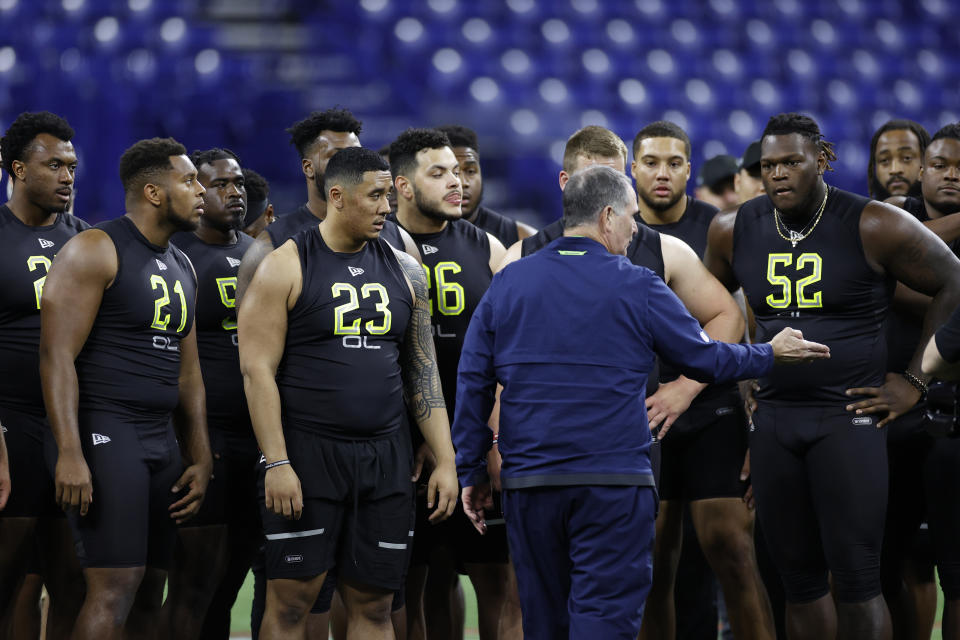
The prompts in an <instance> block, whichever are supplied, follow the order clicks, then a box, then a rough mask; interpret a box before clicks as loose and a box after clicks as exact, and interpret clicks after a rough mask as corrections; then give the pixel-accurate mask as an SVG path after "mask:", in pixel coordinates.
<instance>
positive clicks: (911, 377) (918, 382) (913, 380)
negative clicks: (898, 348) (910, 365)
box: [900, 371, 929, 399]
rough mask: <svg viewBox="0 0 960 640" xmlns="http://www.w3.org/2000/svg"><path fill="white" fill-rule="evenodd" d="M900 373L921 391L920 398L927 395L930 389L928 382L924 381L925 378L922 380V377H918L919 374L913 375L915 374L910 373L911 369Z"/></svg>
mask: <svg viewBox="0 0 960 640" xmlns="http://www.w3.org/2000/svg"><path fill="white" fill-rule="evenodd" d="M900 375H902V376H903V379H904V380H906V381H907V382H909V383H910V384H911V385H912V386H913V387H914V388H915V389H916V390H917V391H919V392H920V398H921V399H922V398H926V397H927V391H928V390H929V389H928V388H927V383H926V382H924V381H923V380H921V379H920V378H918V377H917V376H915V375H913V374H912V373H910V372H909V371H904V372H903V373H902V374H900Z"/></svg>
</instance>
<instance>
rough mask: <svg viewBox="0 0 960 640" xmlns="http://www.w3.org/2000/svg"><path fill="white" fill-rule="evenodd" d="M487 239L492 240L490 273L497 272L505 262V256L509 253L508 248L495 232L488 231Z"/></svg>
mask: <svg viewBox="0 0 960 640" xmlns="http://www.w3.org/2000/svg"><path fill="white" fill-rule="evenodd" d="M487 240H489V241H490V261H489V262H488V264H489V265H490V273H496V272H497V271H498V270H499V267H500V264H501V263H502V262H503V258H504V256H505V255H507V248H506V247H504V246H503V243H502V242H500V241H499V240H497V238H496V236H494V235H493V234H490V233H488V234H487Z"/></svg>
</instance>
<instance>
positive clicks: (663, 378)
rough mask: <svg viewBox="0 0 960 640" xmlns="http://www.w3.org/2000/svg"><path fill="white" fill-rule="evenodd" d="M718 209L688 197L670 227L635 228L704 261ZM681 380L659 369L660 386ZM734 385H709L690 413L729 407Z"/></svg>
mask: <svg viewBox="0 0 960 640" xmlns="http://www.w3.org/2000/svg"><path fill="white" fill-rule="evenodd" d="M717 211H718V209H717V208H716V207H714V206H713V205H711V204H707V203H706V202H702V201H700V200H697V199H695V198H691V197H689V196H687V206H686V208H685V209H684V211H683V215H682V216H681V217H680V219H679V220H677V221H676V222H671V223H669V224H650V225H648V224H647V223H645V222H642V221H639V222H638V224H640V225H642V226H648V227H650V228H651V229H654V230H656V231H658V232H660V233H663V234H666V235H668V236H673V237H674V238H679V239H680V240H683V241H684V242H685V243H687V244H688V245H689V246H690V248H691V249H693V250H694V252H695V253H696V254H697V256H698V257H699V258H700V259H701V260H703V256H704V254H706V252H707V230H708V229H709V228H710V222H712V221H713V218H714V216H716V215H717ZM679 376H680V370H679V369H677V368H675V367H672V366H670V365H669V364H667V363H665V362H664V363H661V365H660V382H661V383H664V382H670V381H671V380H676V379H677V378H678V377H679ZM736 388H737V385H736V383H734V382H725V383H723V384H711V385H710V386H708V387H707V388H706V389H704V390H703V391H701V392H700V393H699V394H697V396H696V397H695V398H694V399H693V403H692V404H691V407H690V408H691V409H695V408H699V409H707V408H712V409H714V410H719V409H720V408H721V407H726V406H728V405H729V404H730V394H731V393H734V392H735V391H736Z"/></svg>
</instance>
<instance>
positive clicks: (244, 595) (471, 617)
mask: <svg viewBox="0 0 960 640" xmlns="http://www.w3.org/2000/svg"><path fill="white" fill-rule="evenodd" d="M460 582H461V583H462V584H463V594H464V599H465V600H466V603H467V615H466V633H465V634H464V638H465V640H478V639H479V637H480V636H478V635H477V598H476V596H475V595H474V593H473V585H471V584H470V581H469V580H468V579H467V578H465V577H461V578H460ZM251 600H253V574H252V573H248V574H247V579H246V581H245V582H244V583H243V587H242V588H241V589H240V594H239V595H238V596H237V603H236V604H235V605H233V611H232V612H231V614H230V630H231V631H232V632H233V634H232V635H234V636H237V637H244V636H249V635H250V602H251ZM938 637H939V636H938Z"/></svg>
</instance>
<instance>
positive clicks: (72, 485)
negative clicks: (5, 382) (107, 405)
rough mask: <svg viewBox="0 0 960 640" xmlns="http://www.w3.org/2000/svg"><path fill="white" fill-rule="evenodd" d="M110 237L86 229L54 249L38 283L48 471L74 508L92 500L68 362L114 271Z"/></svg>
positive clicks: (62, 499) (64, 503)
mask: <svg viewBox="0 0 960 640" xmlns="http://www.w3.org/2000/svg"><path fill="white" fill-rule="evenodd" d="M117 266H118V265H117V252H116V249H115V247H114V246H113V241H112V240H111V239H110V237H109V236H108V235H107V234H106V233H104V232H102V231H99V230H96V229H91V230H89V231H85V232H83V233H81V234H78V235H77V236H75V237H73V238H71V239H70V240H69V241H68V242H67V243H66V244H65V245H64V246H63V248H62V249H61V250H60V253H59V254H58V255H57V257H56V259H55V260H54V261H53V265H52V266H51V267H50V273H49V274H48V275H47V279H46V282H45V283H44V287H43V297H42V298H41V306H40V381H41V384H42V385H43V400H44V404H45V405H46V409H47V417H48V418H49V420H50V428H51V430H52V431H53V437H54V439H55V440H56V442H57V449H58V451H59V455H58V457H57V466H56V470H55V472H54V481H55V484H56V499H57V503H58V504H59V505H60V506H61V507H62V508H63V509H68V508H70V507H79V508H80V515H86V513H87V509H88V508H89V506H90V503H91V502H93V484H92V482H91V478H90V469H89V468H88V467H87V463H86V461H85V460H84V458H83V451H82V450H81V448H80V431H79V424H78V420H77V410H78V407H79V395H80V392H79V385H78V382H77V369H76V366H75V365H74V361H75V360H76V359H77V356H78V355H79V354H80V351H81V350H82V349H83V345H84V343H86V341H87V337H88V336H89V335H90V330H91V329H92V328H93V323H94V320H95V319H96V317H97V311H98V310H99V308H100V302H101V301H102V299H103V292H104V291H105V290H106V289H107V287H109V286H110V284H111V283H112V282H113V279H114V277H116V275H117Z"/></svg>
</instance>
